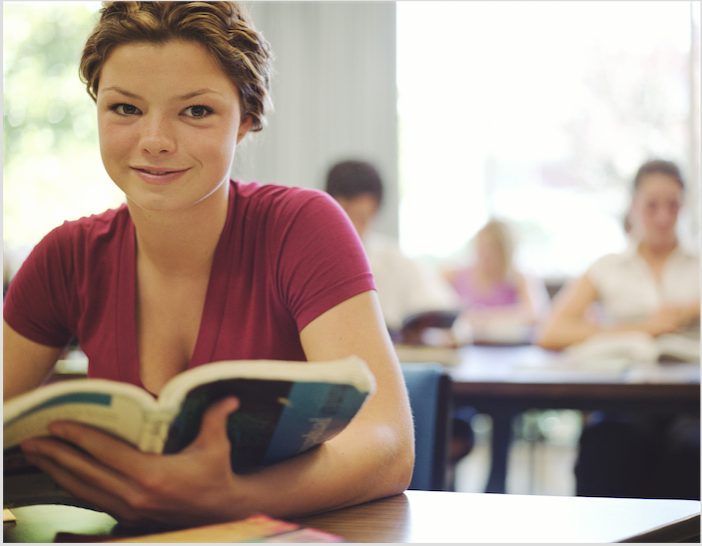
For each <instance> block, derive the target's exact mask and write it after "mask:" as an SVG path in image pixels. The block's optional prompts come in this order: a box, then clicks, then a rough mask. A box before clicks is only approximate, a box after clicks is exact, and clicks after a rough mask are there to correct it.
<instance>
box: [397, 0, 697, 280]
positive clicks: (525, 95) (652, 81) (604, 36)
mask: <svg viewBox="0 0 702 546" xmlns="http://www.w3.org/2000/svg"><path fill="white" fill-rule="evenodd" d="M693 6H694V7H693ZM699 7H700V4H699V3H698V2H695V3H690V2H670V1H659V2H651V1H646V2H610V1H608V2H531V1H527V2H523V1H519V2H487V1H486V2H479V1H471V2H434V1H431V2H399V3H398V4H397V21H398V22H397V25H398V46H397V50H398V80H397V81H398V88H399V105H398V108H399V118H400V192H401V194H400V195H401V201H400V237H401V244H402V246H403V248H404V249H405V251H407V252H408V253H409V254H411V255H414V256H424V257H427V258H431V259H433V260H434V261H437V260H438V261H451V260H459V259H461V258H463V257H464V256H465V255H466V252H467V250H466V245H467V243H468V242H469V241H470V239H471V238H472V237H473V235H474V234H475V232H476V230H477V229H479V227H480V226H481V225H482V224H483V223H484V222H485V221H486V220H487V219H488V217H489V216H497V217H500V218H502V219H505V220H508V221H509V222H511V223H512V225H513V226H514V227H515V231H516V232H517V234H518V237H519V241H520V247H519V251H518V255H517V259H518V261H519V263H520V264H521V265H522V266H523V267H525V268H527V269H529V270H531V271H532V272H535V273H538V274H541V275H543V276H545V277H557V278H558V277H565V276H570V275H576V274H579V273H581V272H582V270H583V269H584V268H585V267H586V266H587V265H589V263H591V262H592V261H593V260H594V259H595V258H597V257H599V256H600V255H602V254H604V253H606V252H609V251H617V250H620V249H621V248H622V246H623V245H624V244H625V237H624V233H623V230H622V222H623V217H624V215H625V212H626V207H627V205H628V200H629V187H630V180H631V179H632V177H633V175H634V173H635V171H636V169H637V168H638V166H639V165H640V164H641V163H643V162H644V161H646V160H648V159H650V158H652V157H662V158H667V159H671V160H673V161H676V162H677V163H678V165H679V166H680V167H681V169H682V170H683V172H684V173H685V174H686V175H687V180H688V186H689V187H690V191H689V192H688V195H689V197H690V198H691V199H690V200H691V201H692V203H689V205H690V206H689V210H688V213H687V217H685V218H683V220H682V222H681V224H682V225H681V228H682V232H683V233H682V236H683V237H687V238H689V239H693V240H696V237H697V233H698V231H699V228H698V227H697V226H698V223H697V222H698V218H697V215H696V214H694V213H693V212H692V211H697V210H698V201H696V200H697V199H698V195H699V190H698V187H699V183H698V181H697V180H695V182H694V183H693V181H692V179H691V178H692V177H695V178H696V176H697V174H698V173H699V151H698V149H699V120H698V116H697V115H694V116H693V114H692V113H691V111H692V112H694V107H693V105H692V103H691V101H692V100H693V98H695V97H696V95H697V93H695V92H693V91H692V88H693V84H692V78H693V77H694V78H696V83H695V85H698V82H699V62H694V59H692V60H691V56H690V55H691V44H692V43H693V41H691V28H692V27H693V22H692V21H694V25H695V26H696V27H697V28H699ZM697 33H698V35H699V32H698V31H697ZM698 51H699V49H697V52H698ZM697 54H698V53H697ZM693 66H694V70H693V69H692V67H693ZM693 135H695V136H693Z"/></svg>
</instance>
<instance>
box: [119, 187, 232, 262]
mask: <svg viewBox="0 0 702 546" xmlns="http://www.w3.org/2000/svg"><path fill="white" fill-rule="evenodd" d="M228 206H229V199H228V194H227V193H226V192H223V193H220V192H217V193H215V194H213V195H211V196H209V197H208V198H207V199H205V200H203V201H201V202H199V203H197V204H195V205H192V206H190V207H188V208H186V209H184V210H180V211H150V210H145V209H142V208H140V207H139V206H138V205H136V204H135V203H133V202H131V201H128V207H129V212H130V215H131V217H132V221H133V222H134V227H135V231H136V242H137V258H138V259H139V260H145V261H147V262H148V263H149V264H151V265H152V266H153V267H155V268H157V269H158V270H159V271H161V272H162V273H163V274H166V275H189V274H196V273H199V272H203V268H204V270H205V271H206V272H209V269H210V267H211V264H212V260H213V258H214V253H215V249H216V248H217V243H218V242H219V238H220V235H221V234H222V230H223V229H224V224H225V223H226V220H227V211H228Z"/></svg>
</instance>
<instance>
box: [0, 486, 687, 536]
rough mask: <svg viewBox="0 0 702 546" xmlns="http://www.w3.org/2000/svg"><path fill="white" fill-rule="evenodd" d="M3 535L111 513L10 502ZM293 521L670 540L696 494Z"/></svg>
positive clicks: (499, 501)
mask: <svg viewBox="0 0 702 546" xmlns="http://www.w3.org/2000/svg"><path fill="white" fill-rule="evenodd" d="M14 512H15V513H16V515H17V520H18V521H17V523H16V525H12V526H10V527H7V526H6V527H5V530H4V537H3V538H4V540H5V542H19V541H23V542H48V541H51V540H53V537H54V535H55V533H56V532H57V531H71V532H82V533H86V534H90V533H106V532H109V531H110V529H111V528H112V527H114V520H112V518H110V517H109V516H106V515H104V514H99V513H96V512H90V511H89V510H83V509H80V508H72V507H66V506H32V507H25V508H18V509H16V510H14ZM297 522H298V523H301V524H303V525H306V526H308V527H314V528H316V529H321V530H323V531H327V532H330V533H334V534H337V535H340V536H342V537H344V538H345V539H346V540H347V541H349V542H422V543H428V544H436V543H440V542H466V543H468V542H498V543H515V542H516V543H519V542H535V543H550V542H555V543H568V542H625V541H628V542H645V541H649V542H676V541H682V540H687V539H691V538H694V537H697V536H699V533H700V503H699V502H698V501H681V500H657V499H608V498H586V497H544V496H527V495H491V494H485V493H448V492H435V491H408V492H406V493H405V494H403V495H398V496H396V497H391V498H388V499H382V500H379V501H374V502H370V503H366V504H362V505H359V506H354V507H351V508H345V509H342V510H336V511H333V512H328V513H325V514H320V515H316V516H309V517H305V518H300V519H298V520H297Z"/></svg>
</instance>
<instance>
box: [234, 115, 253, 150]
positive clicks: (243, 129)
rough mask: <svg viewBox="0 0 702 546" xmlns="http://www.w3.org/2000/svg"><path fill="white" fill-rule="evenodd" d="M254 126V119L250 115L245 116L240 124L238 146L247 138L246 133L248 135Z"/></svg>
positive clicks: (237, 137) (237, 138)
mask: <svg viewBox="0 0 702 546" xmlns="http://www.w3.org/2000/svg"><path fill="white" fill-rule="evenodd" d="M252 124H253V118H252V117H251V116H250V115H248V114H247V115H245V116H244V118H243V119H242V120H241V123H240V124H239V133H238V134H237V136H236V143H237V144H239V142H241V139H242V138H244V137H245V136H246V133H248V132H249V130H250V129H251V125H252Z"/></svg>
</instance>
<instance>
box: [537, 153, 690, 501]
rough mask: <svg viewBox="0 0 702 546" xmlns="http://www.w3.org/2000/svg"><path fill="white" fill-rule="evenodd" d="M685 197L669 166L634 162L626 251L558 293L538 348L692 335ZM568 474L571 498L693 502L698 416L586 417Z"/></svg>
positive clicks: (678, 178) (604, 259)
mask: <svg viewBox="0 0 702 546" xmlns="http://www.w3.org/2000/svg"><path fill="white" fill-rule="evenodd" d="M683 197H684V184H683V180H682V177H681V176H680V172H679V170H678V168H677V166H676V165H675V164H673V163H671V162H669V161H660V160H655V161H650V162H647V163H645V164H643V165H642V166H641V167H640V168H639V170H638V172H637V174H636V177H635V178H634V191H633V197H632V202H631V208H630V212H629V216H628V220H629V235H630V237H631V244H630V246H629V248H628V249H627V250H626V251H624V252H623V253H621V254H609V255H607V256H604V257H602V258H600V259H599V260H597V261H596V262H595V263H594V264H593V265H592V266H590V268H589V269H588V271H587V272H586V273H585V275H583V276H582V277H580V278H579V279H577V280H575V281H574V282H573V283H571V284H570V285H568V286H566V287H565V288H564V289H563V290H562V291H561V292H560V293H559V294H557V295H556V298H555V300H554V306H553V312H552V314H551V315H550V317H549V318H548V319H547V320H546V321H545V322H544V324H543V325H542V329H541V332H540V335H539V344H540V345H541V346H543V347H545V348H547V349H553V350H561V349H564V348H566V347H568V346H570V345H573V344H576V343H579V342H582V341H584V340H586V339H588V338H589V337H590V336H593V335H596V334H600V333H603V332H611V333H613V334H616V333H617V332H622V333H623V332H644V333H647V334H650V335H651V336H654V337H656V336H659V335H662V334H667V333H678V332H680V333H682V332H685V333H686V335H693V336H694V335H696V336H698V337H699V318H700V285H699V280H700V262H699V256H698V255H697V254H696V253H694V252H690V251H688V250H685V249H684V248H683V247H682V246H681V245H680V243H679V241H678V237H677V234H676V224H677V220H678V213H679V211H680V208H681V207H682V204H683ZM596 303H597V304H599V308H598V309H596V312H593V311H595V308H594V304H596ZM575 474H576V492H577V494H578V495H584V496H611V497H644V498H645V497H661V498H683V499H699V495H700V424H699V415H679V414H672V415H649V414H603V413H601V412H596V413H594V414H591V415H589V416H588V419H587V421H586V423H585V427H584V429H583V433H582V436H581V438H580V447H579V455H578V463H577V465H576V469H575Z"/></svg>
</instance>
